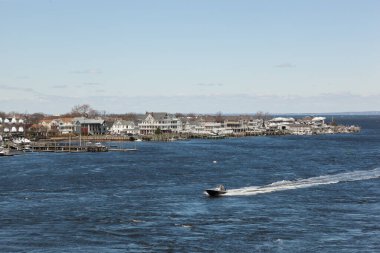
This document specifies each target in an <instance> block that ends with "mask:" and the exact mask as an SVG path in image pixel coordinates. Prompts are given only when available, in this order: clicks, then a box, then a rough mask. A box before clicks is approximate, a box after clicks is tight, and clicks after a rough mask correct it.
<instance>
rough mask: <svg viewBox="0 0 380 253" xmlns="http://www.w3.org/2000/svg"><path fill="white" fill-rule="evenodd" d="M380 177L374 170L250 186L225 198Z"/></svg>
mask: <svg viewBox="0 0 380 253" xmlns="http://www.w3.org/2000/svg"><path fill="white" fill-rule="evenodd" d="M379 177H380V168H376V169H373V170H358V171H352V172H345V173H339V174H335V175H325V176H319V177H311V178H306V179H297V180H294V181H286V180H282V181H278V182H274V183H271V184H268V185H264V186H250V187H244V188H239V189H231V190H228V191H227V193H226V194H225V195H224V196H249V195H257V194H263V193H270V192H277V191H286V190H292V189H299V188H307V187H312V186H317V185H326V184H336V183H339V182H350V181H358V180H368V179H374V178H379Z"/></svg>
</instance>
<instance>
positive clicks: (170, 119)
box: [138, 112, 182, 135]
mask: <svg viewBox="0 0 380 253" xmlns="http://www.w3.org/2000/svg"><path fill="white" fill-rule="evenodd" d="M145 115H146V117H145V119H143V120H142V121H141V122H140V123H139V124H138V127H139V129H140V134H143V135H147V134H154V133H155V132H156V130H157V129H159V130H160V131H161V132H162V133H171V132H180V131H181V130H182V122H181V120H180V119H178V118H176V117H175V116H174V115H172V114H168V113H165V112H150V113H149V112H147V113H146V114H145Z"/></svg>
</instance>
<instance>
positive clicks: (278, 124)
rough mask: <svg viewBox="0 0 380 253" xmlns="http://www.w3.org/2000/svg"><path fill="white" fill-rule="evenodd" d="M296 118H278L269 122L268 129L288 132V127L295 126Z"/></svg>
mask: <svg viewBox="0 0 380 253" xmlns="http://www.w3.org/2000/svg"><path fill="white" fill-rule="evenodd" d="M294 123H295V119H294V118H283V117H277V118H273V119H271V120H269V124H268V127H269V129H278V130H286V129H288V125H290V124H294Z"/></svg>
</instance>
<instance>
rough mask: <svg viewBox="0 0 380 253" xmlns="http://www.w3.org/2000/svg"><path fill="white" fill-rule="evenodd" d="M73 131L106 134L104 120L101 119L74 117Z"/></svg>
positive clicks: (86, 133)
mask: <svg viewBox="0 0 380 253" xmlns="http://www.w3.org/2000/svg"><path fill="white" fill-rule="evenodd" d="M73 124H74V128H75V129H74V132H75V133H77V134H79V133H81V134H84V135H103V134H106V126H105V121H104V120H103V119H87V118H83V117H80V118H74V120H73Z"/></svg>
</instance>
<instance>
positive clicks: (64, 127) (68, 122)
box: [55, 117, 75, 134]
mask: <svg viewBox="0 0 380 253" xmlns="http://www.w3.org/2000/svg"><path fill="white" fill-rule="evenodd" d="M55 121H56V124H57V125H58V131H59V133H60V134H72V133H74V130H75V125H74V123H73V121H74V118H71V117H66V118H59V119H56V120H55Z"/></svg>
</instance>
